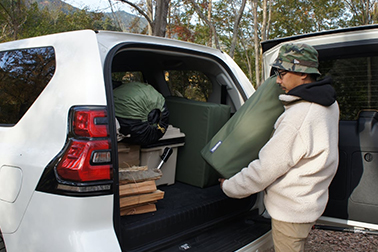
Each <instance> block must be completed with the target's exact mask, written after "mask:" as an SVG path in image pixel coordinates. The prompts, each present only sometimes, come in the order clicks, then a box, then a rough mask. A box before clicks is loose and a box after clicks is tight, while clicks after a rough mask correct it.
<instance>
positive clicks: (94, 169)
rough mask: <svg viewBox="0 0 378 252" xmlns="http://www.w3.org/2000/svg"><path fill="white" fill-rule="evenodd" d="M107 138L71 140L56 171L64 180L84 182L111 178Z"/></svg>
mask: <svg viewBox="0 0 378 252" xmlns="http://www.w3.org/2000/svg"><path fill="white" fill-rule="evenodd" d="M110 162H111V159H110V144H109V141H108V140H97V141H93V140H92V141H83V140H75V139H74V140H72V141H71V143H70V144H69V146H68V148H67V150H66V151H65V153H64V155H63V157H62V159H61V161H60V162H59V163H58V165H57V168H56V171H57V173H58V174H59V176H60V177H61V178H63V179H64V180H70V181H78V182H86V181H95V180H109V179H111V178H112V176H111V175H112V174H111V166H110Z"/></svg>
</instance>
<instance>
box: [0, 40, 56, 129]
mask: <svg viewBox="0 0 378 252" xmlns="http://www.w3.org/2000/svg"><path fill="white" fill-rule="evenodd" d="M54 72H55V53H54V49H53V48H52V47H45V48H31V49H22V50H13V51H3V52H0V124H3V125H4V124H5V125H14V124H16V123H17V122H18V121H19V120H20V119H21V117H22V116H23V115H24V114H25V112H26V111H27V110H28V109H29V107H30V106H31V105H32V104H33V102H34V101H35V100H36V99H37V97H38V96H39V95H40V93H41V92H42V90H43V89H44V88H45V87H46V85H47V84H48V83H49V81H50V80H51V78H52V76H53V75H54Z"/></svg>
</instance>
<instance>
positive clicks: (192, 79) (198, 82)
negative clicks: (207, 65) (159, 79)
mask: <svg viewBox="0 0 378 252" xmlns="http://www.w3.org/2000/svg"><path fill="white" fill-rule="evenodd" d="M165 80H166V82H167V83H168V86H169V89H170V91H171V94H172V95H173V96H180V97H185V98H187V99H190V100H197V101H204V102H206V101H208V99H209V96H210V94H211V92H212V83H211V81H210V79H209V78H208V77H207V76H206V75H205V74H204V73H202V72H199V71H190V70H187V71H180V70H172V71H165Z"/></svg>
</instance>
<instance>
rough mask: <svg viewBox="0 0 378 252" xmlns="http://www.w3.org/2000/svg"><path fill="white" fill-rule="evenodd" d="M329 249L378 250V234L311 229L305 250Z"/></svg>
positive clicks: (346, 250)
mask: <svg viewBox="0 0 378 252" xmlns="http://www.w3.org/2000/svg"><path fill="white" fill-rule="evenodd" d="M328 251H332V252H333V251H343V252H344V251H345V252H348V251H361V252H371V251H372V252H373V251H378V235H368V234H359V233H348V232H339V231H328V230H320V229H314V230H311V232H310V234H309V237H308V240H307V242H306V247H305V252H328Z"/></svg>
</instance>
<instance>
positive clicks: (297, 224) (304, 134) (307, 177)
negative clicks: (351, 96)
mask: <svg viewBox="0 0 378 252" xmlns="http://www.w3.org/2000/svg"><path fill="white" fill-rule="evenodd" d="M272 67H273V68H274V69H275V71H276V74H277V84H278V85H280V86H281V88H282V89H283V90H284V92H285V94H282V95H280V96H279V99H280V100H281V102H282V103H283V104H284V107H285V111H284V113H283V114H282V115H281V116H280V117H279V118H278V119H277V121H276V122H275V125H274V133H273V135H272V137H271V139H270V140H269V141H268V142H267V143H266V144H265V145H264V147H263V148H262V149H261V150H260V152H259V158H258V159H256V160H253V161H252V162H251V163H250V164H249V165H248V166H247V167H245V168H244V169H242V170H241V171H240V172H239V173H237V174H235V175H234V176H233V177H231V178H229V179H226V180H224V179H221V187H222V189H223V191H224V193H225V194H226V195H227V196H229V197H232V198H243V197H247V196H249V195H251V194H254V193H257V192H260V191H263V190H264V203H265V206H266V209H267V211H268V213H269V214H270V216H271V217H272V236H273V242H274V247H275V251H276V252H280V251H287V252H289V251H290V252H291V251H304V244H305V240H306V238H307V236H308V234H309V232H310V230H311V227H312V226H313V224H314V223H315V221H316V220H317V219H318V218H319V217H320V216H321V215H322V213H323V212H324V210H325V207H326V205H327V201H328V187H329V185H330V183H331V181H332V179H333V177H334V175H335V173H336V170H337V166H338V157H339V156H338V123H339V106H338V103H337V101H336V98H335V97H336V94H335V91H334V89H333V88H332V86H331V79H330V78H325V79H323V80H320V81H316V78H317V77H318V75H320V73H319V71H318V52H317V51H316V50H315V49H314V48H313V47H311V46H309V45H306V44H285V45H283V46H282V47H281V48H280V51H279V54H278V57H277V59H276V60H275V61H274V63H273V64H272Z"/></svg>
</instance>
